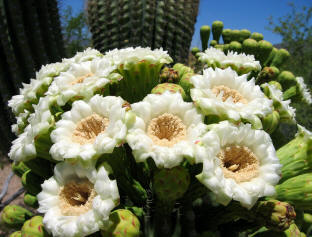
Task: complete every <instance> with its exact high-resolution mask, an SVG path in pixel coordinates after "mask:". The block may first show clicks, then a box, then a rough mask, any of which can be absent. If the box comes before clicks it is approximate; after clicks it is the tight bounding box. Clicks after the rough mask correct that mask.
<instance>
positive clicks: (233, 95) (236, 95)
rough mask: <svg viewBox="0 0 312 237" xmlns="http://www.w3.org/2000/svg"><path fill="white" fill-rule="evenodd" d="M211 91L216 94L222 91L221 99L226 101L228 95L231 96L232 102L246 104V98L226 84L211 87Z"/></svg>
mask: <svg viewBox="0 0 312 237" xmlns="http://www.w3.org/2000/svg"><path fill="white" fill-rule="evenodd" d="M212 92H213V93H214V94H216V95H217V96H218V95H219V94H220V93H222V101H223V102H224V101H226V100H227V99H228V98H229V97H231V98H232V100H233V102H234V103H235V104H236V103H242V104H247V100H246V99H245V98H244V96H242V95H241V94H240V93H239V92H238V91H237V90H235V89H231V88H229V87H227V86H224V85H220V86H215V87H213V88H212Z"/></svg>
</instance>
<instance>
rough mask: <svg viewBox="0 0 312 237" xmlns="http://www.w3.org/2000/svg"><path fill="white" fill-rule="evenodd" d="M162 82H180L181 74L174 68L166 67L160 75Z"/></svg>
mask: <svg viewBox="0 0 312 237" xmlns="http://www.w3.org/2000/svg"><path fill="white" fill-rule="evenodd" d="M159 80H160V83H165V82H169V83H178V82H179V75H178V72H177V71H175V70H174V69H173V68H168V67H165V68H164V69H163V70H162V71H161V73H160V77H159Z"/></svg>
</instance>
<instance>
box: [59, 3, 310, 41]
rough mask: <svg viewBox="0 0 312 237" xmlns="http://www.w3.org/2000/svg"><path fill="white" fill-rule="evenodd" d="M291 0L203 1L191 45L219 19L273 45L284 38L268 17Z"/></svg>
mask: <svg viewBox="0 0 312 237" xmlns="http://www.w3.org/2000/svg"><path fill="white" fill-rule="evenodd" d="M289 2H291V1H289V0H219V1H216V0H201V1H200V7H199V14H198V16H197V22H196V25H195V33H194V35H193V40H192V43H191V47H194V46H200V45H201V44H200V37H199V29H200V27H201V26H202V25H211V24H212V22H213V21H215V20H221V21H223V23H224V27H225V28H230V29H244V28H245V29H248V30H250V31H251V32H260V33H262V34H263V35H264V39H265V40H268V41H270V42H271V43H273V44H276V43H280V42H281V37H280V36H278V35H276V34H273V33H272V32H270V31H269V30H267V29H266V27H267V26H268V18H269V17H270V16H273V19H275V20H276V21H277V19H278V18H279V17H282V16H284V15H286V14H287V13H288V12H290V7H289V6H288V3H289ZM292 2H294V3H295V6H296V7H298V8H301V7H302V6H304V5H305V6H311V4H312V1H311V0H293V1H292ZM84 4H85V1H84V0H61V8H65V7H66V6H67V5H70V6H72V8H73V10H74V13H77V12H79V11H81V10H82V9H83V8H84Z"/></svg>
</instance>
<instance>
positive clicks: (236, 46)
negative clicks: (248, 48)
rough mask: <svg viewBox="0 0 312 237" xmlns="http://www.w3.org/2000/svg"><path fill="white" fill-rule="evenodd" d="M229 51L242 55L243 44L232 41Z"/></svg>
mask: <svg viewBox="0 0 312 237" xmlns="http://www.w3.org/2000/svg"><path fill="white" fill-rule="evenodd" d="M229 50H231V51H235V52H238V53H240V52H241V51H242V44H241V43H239V42H238V41H232V42H231V43H230V45H229Z"/></svg>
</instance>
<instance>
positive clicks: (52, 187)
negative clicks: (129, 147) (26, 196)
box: [37, 162, 119, 237]
mask: <svg viewBox="0 0 312 237" xmlns="http://www.w3.org/2000/svg"><path fill="white" fill-rule="evenodd" d="M41 187H42V191H41V192H40V193H39V194H38V195H37V197H38V202H39V208H38V211H39V212H41V213H44V218H43V224H44V227H45V229H46V230H47V231H49V232H50V233H52V235H53V236H55V237H75V236H87V235H90V234H92V233H94V232H96V231H99V230H100V229H101V228H103V227H104V226H106V225H107V224H108V223H109V215H110V212H111V210H112V209H113V208H114V207H115V206H117V205H118V203H119V193H118V188H117V183H116V181H115V180H110V178H109V177H108V172H107V171H106V170H105V168H104V167H101V168H99V170H98V171H97V170H96V169H95V168H94V167H92V168H90V169H84V168H82V167H81V166H78V165H71V164H69V163H66V162H62V163H59V164H57V165H56V166H55V168H54V176H53V177H51V178H50V179H48V180H46V181H44V183H43V184H42V185H41Z"/></svg>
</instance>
